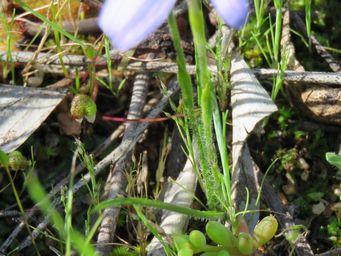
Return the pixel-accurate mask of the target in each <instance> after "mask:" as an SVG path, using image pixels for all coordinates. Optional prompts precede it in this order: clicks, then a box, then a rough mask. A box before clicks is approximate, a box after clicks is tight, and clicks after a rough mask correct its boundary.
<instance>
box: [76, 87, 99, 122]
mask: <svg viewBox="0 0 341 256" xmlns="http://www.w3.org/2000/svg"><path fill="white" fill-rule="evenodd" d="M96 112H97V107H96V103H95V102H94V101H93V100H92V99H91V98H90V97H89V96H87V95H84V94H78V95H76V96H75V97H74V98H73V100H72V102H71V109H70V113H71V117H72V118H74V119H75V120H76V121H79V122H82V121H83V118H85V119H86V120H88V122H90V123H93V122H94V121H95V118H96Z"/></svg>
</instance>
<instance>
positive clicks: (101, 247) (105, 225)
mask: <svg viewBox="0 0 341 256" xmlns="http://www.w3.org/2000/svg"><path fill="white" fill-rule="evenodd" d="M149 83H150V77H149V76H148V75H145V74H138V75H136V76H135V81H134V87H133V93H132V97H131V102H130V107H129V114H128V117H127V118H128V119H137V118H141V117H142V114H143V107H144V104H145V101H146V98H147V93H148V88H149ZM137 126H138V123H135V122H128V123H126V129H125V132H124V135H123V139H122V143H124V142H125V141H129V140H131V139H133V138H134V137H135V130H136V127H137ZM131 157H132V150H130V151H129V152H128V153H127V154H126V155H125V156H124V157H122V158H121V159H120V160H119V161H118V162H117V163H116V165H115V167H114V168H113V169H112V170H110V173H109V175H108V178H107V181H106V186H105V193H106V194H107V197H106V199H114V198H116V197H117V196H123V195H124V190H125V188H126V185H127V183H128V181H127V177H126V174H125V172H126V171H127V170H128V169H129V166H130V165H131V161H132V159H131ZM119 213H120V207H109V208H106V209H105V210H104V212H103V216H104V217H103V220H102V223H101V226H100V229H99V234H98V236H97V246H96V248H97V252H98V253H99V254H100V255H102V256H106V255H108V254H110V251H111V250H112V246H111V243H112V242H113V239H114V234H115V230H116V226H117V220H118V216H119Z"/></svg>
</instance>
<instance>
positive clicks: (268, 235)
mask: <svg viewBox="0 0 341 256" xmlns="http://www.w3.org/2000/svg"><path fill="white" fill-rule="evenodd" d="M277 228H278V222H277V220H276V218H275V217H274V216H273V215H270V216H266V217H265V218H263V219H262V220H261V221H260V222H259V223H258V224H257V225H256V227H255V229H254V230H253V236H254V238H255V240H256V241H257V243H258V245H259V246H261V245H264V244H266V243H267V242H268V241H270V240H271V239H272V238H273V237H274V235H275V234H276V232H277Z"/></svg>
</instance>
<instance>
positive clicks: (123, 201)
mask: <svg viewBox="0 0 341 256" xmlns="http://www.w3.org/2000/svg"><path fill="white" fill-rule="evenodd" d="M123 205H141V206H147V207H154V208H158V209H162V210H167V211H172V212H178V213H182V214H185V215H187V216H190V217H193V218H204V219H222V218H225V217H226V213H225V212H218V211H199V210H194V209H192V208H188V207H183V206H180V205H175V204H171V203H165V202H162V201H157V200H150V199H144V198H134V197H127V198H115V199H111V200H106V201H103V202H101V203H99V204H98V205H97V206H96V207H95V208H94V209H93V211H100V210H103V209H105V208H107V207H113V206H123Z"/></svg>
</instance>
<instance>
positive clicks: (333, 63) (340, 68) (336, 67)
mask: <svg viewBox="0 0 341 256" xmlns="http://www.w3.org/2000/svg"><path fill="white" fill-rule="evenodd" d="M293 18H294V19H295V22H296V25H297V27H298V29H299V30H300V32H301V33H302V34H304V35H305V36H307V28H306V26H305V24H304V22H303V21H302V19H301V17H300V16H299V14H298V13H296V12H294V13H293ZM310 39H311V43H312V44H313V45H314V46H315V49H316V51H317V53H318V54H320V56H321V57H322V58H323V59H324V60H325V61H326V62H327V63H328V65H329V67H330V68H331V70H333V71H334V72H341V64H340V62H338V61H337V60H335V59H334V57H333V56H332V55H331V54H330V53H329V52H328V51H327V50H326V48H324V47H323V45H321V44H320V42H319V41H318V40H317V38H316V37H315V36H314V35H311V36H310Z"/></svg>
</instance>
